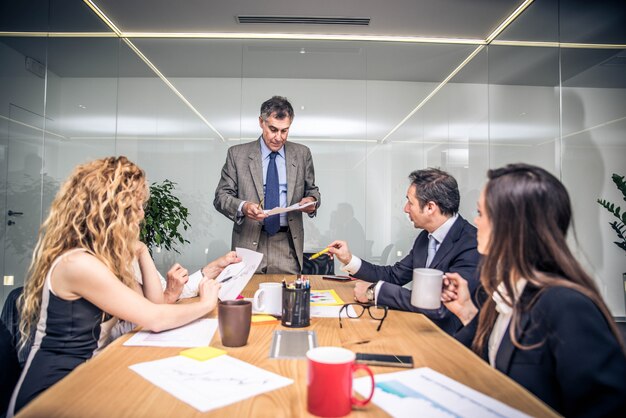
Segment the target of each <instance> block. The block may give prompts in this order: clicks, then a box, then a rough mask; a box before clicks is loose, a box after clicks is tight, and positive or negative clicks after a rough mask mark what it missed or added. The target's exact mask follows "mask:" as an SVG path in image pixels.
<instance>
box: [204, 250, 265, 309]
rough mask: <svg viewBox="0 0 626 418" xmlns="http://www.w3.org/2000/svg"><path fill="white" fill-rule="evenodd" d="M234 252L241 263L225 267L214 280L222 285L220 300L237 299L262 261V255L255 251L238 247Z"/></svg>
mask: <svg viewBox="0 0 626 418" xmlns="http://www.w3.org/2000/svg"><path fill="white" fill-rule="evenodd" d="M235 251H236V252H237V255H238V256H239V258H241V262H239V263H236V264H231V265H229V266H228V267H226V268H225V269H224V270H223V271H222V272H221V273H220V275H219V276H217V279H216V280H217V281H218V283H222V288H221V289H220V294H219V298H220V300H235V299H237V296H239V294H240V293H241V291H242V290H243V289H244V287H246V285H247V284H248V282H249V281H250V279H251V278H252V276H253V275H254V272H255V271H256V269H257V267H259V264H261V260H263V254H261V253H257V252H256V251H252V250H248V249H246V248H239V247H237V248H235Z"/></svg>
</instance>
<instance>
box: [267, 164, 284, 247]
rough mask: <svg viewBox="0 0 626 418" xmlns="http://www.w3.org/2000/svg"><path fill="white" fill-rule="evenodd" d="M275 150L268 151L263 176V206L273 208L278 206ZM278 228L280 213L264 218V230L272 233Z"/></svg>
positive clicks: (269, 233)
mask: <svg viewBox="0 0 626 418" xmlns="http://www.w3.org/2000/svg"><path fill="white" fill-rule="evenodd" d="M277 155H278V153H277V152H272V153H270V162H269V164H268V165H267V175H266V176H265V208H266V209H274V208H275V207H278V206H280V197H279V189H278V168H277V167H276V156H277ZM279 228H280V215H273V216H270V217H269V218H266V219H265V232H267V234H268V235H274V234H275V233H277V232H278V229H279Z"/></svg>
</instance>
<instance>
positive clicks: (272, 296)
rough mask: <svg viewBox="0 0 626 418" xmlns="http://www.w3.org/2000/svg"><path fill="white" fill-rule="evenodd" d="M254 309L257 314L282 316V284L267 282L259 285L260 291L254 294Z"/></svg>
mask: <svg viewBox="0 0 626 418" xmlns="http://www.w3.org/2000/svg"><path fill="white" fill-rule="evenodd" d="M252 309H253V310H254V311H255V312H264V313H268V314H272V315H280V314H281V313H282V310H283V285H282V283H275V282H267V283H261V284H259V290H257V291H256V292H255V293H254V300H253V301H252Z"/></svg>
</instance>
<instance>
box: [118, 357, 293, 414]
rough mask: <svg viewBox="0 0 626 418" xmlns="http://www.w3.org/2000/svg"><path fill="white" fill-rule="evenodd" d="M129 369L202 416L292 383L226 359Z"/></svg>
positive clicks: (180, 360) (165, 361)
mask: <svg viewBox="0 0 626 418" xmlns="http://www.w3.org/2000/svg"><path fill="white" fill-rule="evenodd" d="M130 369H131V370H133V371H135V372H136V373H138V374H139V375H140V376H142V377H143V378H144V379H146V380H148V381H149V382H151V383H152V384H154V385H156V386H158V387H160V388H161V389H163V390H165V391H166V392H168V393H169V394H171V395H173V396H175V397H176V398H178V399H180V400H181V401H183V402H185V403H187V404H189V405H191V406H192V407H194V408H196V409H197V410H199V411H201V412H206V411H210V410H212V409H216V408H221V407H223V406H226V405H230V404H232V403H235V402H239V401H242V400H244V399H247V398H250V397H253V396H256V395H260V394H261V393H265V392H270V391H272V390H275V389H279V388H281V387H284V386H287V385H290V384H292V383H293V380H291V379H287V378H286V377H283V376H280V375H277V374H274V373H271V372H268V371H267V370H263V369H260V368H258V367H256V366H253V365H251V364H249V363H246V362H244V361H241V360H237V359H235V358H233V357H230V356H228V355H223V356H219V357H215V358H213V359H211V360H207V361H203V362H198V361H195V360H192V359H190V358H187V357H183V356H176V357H169V358H165V359H162V360H156V361H150V362H146V363H139V364H134V365H132V366H130Z"/></svg>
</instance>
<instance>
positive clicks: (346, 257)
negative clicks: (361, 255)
mask: <svg viewBox="0 0 626 418" xmlns="http://www.w3.org/2000/svg"><path fill="white" fill-rule="evenodd" d="M327 249H328V252H329V253H330V254H332V256H335V257H337V259H338V260H339V261H341V262H342V263H343V264H348V263H349V262H350V260H351V259H352V253H351V252H350V248H348V243H347V242H345V241H340V240H336V241H333V242H331V243H330V244H328V247H327Z"/></svg>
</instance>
